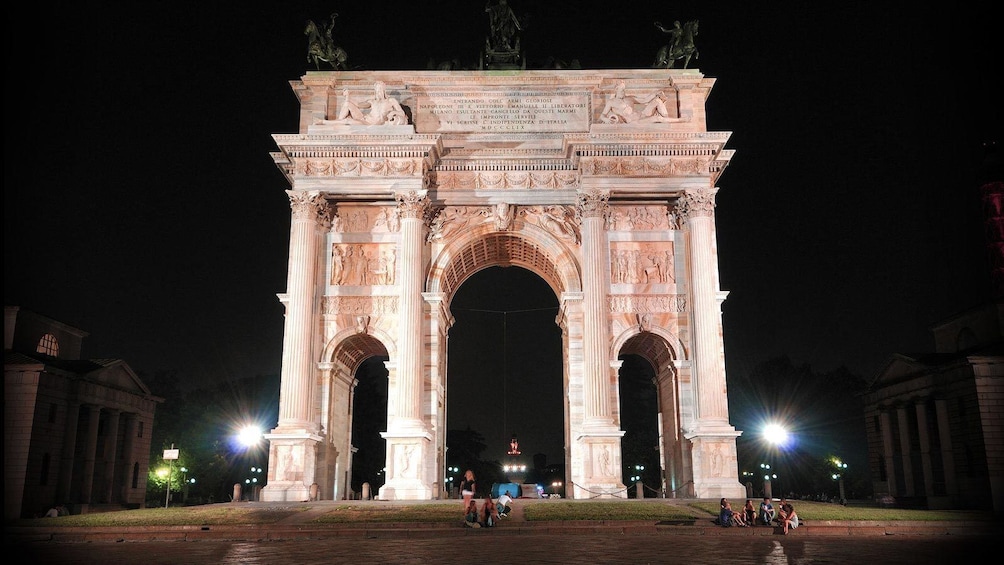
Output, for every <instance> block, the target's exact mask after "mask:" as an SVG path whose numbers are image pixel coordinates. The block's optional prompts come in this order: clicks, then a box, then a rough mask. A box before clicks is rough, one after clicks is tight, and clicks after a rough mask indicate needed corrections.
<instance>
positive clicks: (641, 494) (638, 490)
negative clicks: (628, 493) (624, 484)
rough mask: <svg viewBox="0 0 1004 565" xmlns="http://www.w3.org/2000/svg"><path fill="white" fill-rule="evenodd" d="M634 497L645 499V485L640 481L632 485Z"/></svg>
mask: <svg viewBox="0 0 1004 565" xmlns="http://www.w3.org/2000/svg"><path fill="white" fill-rule="evenodd" d="M634 488H635V496H636V497H637V498H639V499H641V498H645V485H643V484H642V482H641V481H638V482H637V483H635V484H634Z"/></svg>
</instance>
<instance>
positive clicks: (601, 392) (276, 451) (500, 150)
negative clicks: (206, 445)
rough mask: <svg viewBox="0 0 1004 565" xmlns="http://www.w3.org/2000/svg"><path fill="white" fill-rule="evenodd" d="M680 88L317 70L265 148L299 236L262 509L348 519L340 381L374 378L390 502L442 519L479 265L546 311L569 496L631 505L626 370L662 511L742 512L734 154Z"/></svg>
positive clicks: (637, 73)
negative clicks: (323, 508) (455, 324)
mask: <svg viewBox="0 0 1004 565" xmlns="http://www.w3.org/2000/svg"><path fill="white" fill-rule="evenodd" d="M714 82H715V81H714V79H713V78H709V77H705V76H704V75H703V74H701V73H700V72H699V71H698V70H696V69H637V70H529V71H527V70H512V71H501V72H500V71H490V70H475V71H438V70H437V71H432V70H429V71H334V70H333V71H316V72H314V71H312V72H308V73H307V74H306V75H305V76H303V77H302V78H301V79H300V80H296V81H292V82H291V84H292V88H293V91H294V93H295V94H296V96H297V98H298V100H299V103H300V119H299V131H297V132H296V133H291V134H276V135H274V136H273V137H274V139H275V143H276V145H277V146H278V148H279V150H278V151H276V152H274V153H273V154H272V155H273V159H274V161H275V163H276V165H277V166H278V167H279V169H280V170H281V171H282V173H283V174H284V175H285V177H286V179H287V180H288V182H289V188H288V190H287V193H288V195H289V202H290V215H291V228H290V242H289V271H288V281H287V288H286V292H285V293H284V294H281V295H280V300H281V302H282V303H283V304H284V306H285V312H286V315H285V334H284V342H283V357H282V376H281V379H282V381H281V393H280V406H279V421H278V425H277V427H276V428H275V429H273V430H271V431H270V433H269V434H267V436H266V437H267V438H268V440H269V442H270V456H269V467H268V484H267V486H266V487H265V488H264V490H263V492H262V499H263V500H268V501H295V500H308V499H310V498H312V497H315V496H316V497H318V498H320V499H340V498H346V497H347V495H348V492H349V488H348V484H349V480H350V477H351V473H350V471H351V465H352V452H353V445H352V437H351V430H352V422H351V417H352V416H351V414H352V405H353V389H354V386H355V374H356V370H357V368H358V367H359V366H360V364H361V363H363V362H364V361H365V360H367V359H369V358H371V357H374V356H377V357H381V358H386V359H387V361H386V363H385V364H386V367H387V369H388V371H389V389H388V407H387V412H388V417H387V422H386V431H384V432H382V434H381V435H382V436H383V438H384V440H385V441H386V449H387V458H386V472H387V474H386V483H385V484H384V485H383V486H382V487H381V488H380V489H379V494H378V496H379V497H380V498H381V499H386V500H423V499H434V498H439V497H440V496H441V495H442V492H443V477H444V475H445V472H446V470H445V466H446V449H447V446H446V435H447V434H446V432H447V430H446V406H447V397H448V396H449V395H450V390H449V388H448V386H447V383H448V378H447V377H448V375H447V374H446V367H447V353H448V337H449V336H448V332H449V329H450V326H451V323H452V320H453V317H452V315H451V312H450V301H451V299H452V297H453V296H454V294H455V293H456V292H457V289H458V288H459V287H460V285H462V284H463V283H464V281H465V280H466V279H467V278H468V277H470V276H472V275H473V274H475V273H476V272H478V271H479V270H482V269H485V268H488V267H492V266H519V267H523V268H526V269H528V270H530V271H532V272H534V273H536V274H537V275H539V276H540V277H541V278H542V279H543V280H544V281H546V282H547V284H548V285H549V286H550V288H551V289H552V290H553V291H554V295H555V296H556V298H557V300H558V303H559V311H558V315H557V316H556V319H555V321H554V323H555V324H557V325H558V326H559V327H560V328H561V332H562V355H563V389H564V393H565V394H564V402H565V406H564V422H565V424H564V443H565V461H564V463H565V468H566V485H567V486H568V487H570V488H566V495H567V496H569V497H571V498H596V497H618V496H625V492H626V488H625V485H624V484H623V479H622V475H621V437H622V435H623V431H622V429H621V425H620V420H621V412H622V411H627V410H631V406H622V405H621V402H620V399H619V393H618V370H619V366H620V363H621V361H620V359H621V358H622V357H623V356H625V355H629V354H633V355H638V356H641V357H642V358H644V359H646V360H647V361H648V363H649V364H651V368H652V370H653V374H654V375H655V381H656V383H657V385H658V399H659V411H660V414H659V425H660V437H661V440H660V446H659V447H660V453H661V461H662V465H663V467H664V469H663V470H664V475H665V478H666V491H667V492H668V493H670V496H678V497H699V498H709V497H710V498H718V497H721V496H729V497H741V496H745V494H744V493H745V490H744V489H743V487H742V486H741V485H740V483H739V482H738V474H737V462H736V438H737V437H738V436H739V434H740V433H741V432H738V431H737V430H736V429H735V428H734V427H733V426H732V425H731V424H730V422H729V417H728V416H729V412H728V399H727V391H726V377H725V359H724V346H723V339H722V320H721V304H722V302H723V301H724V300H725V297H726V293H725V292H724V291H722V290H721V289H720V287H719V276H718V259H717V252H716V239H717V236H716V228H715V194H716V192H717V191H718V188H717V186H716V183H717V181H718V179H719V176H720V175H721V174H722V172H723V170H724V169H725V168H726V166H727V165H728V163H729V160H730V159H731V157H732V153H733V152H732V151H731V150H729V149H725V145H726V142H727V140H728V138H729V133H728V132H710V131H707V127H706V124H707V121H706V108H705V105H706V101H707V99H708V96H709V94H710V92H711V89H712V86H713V84H714Z"/></svg>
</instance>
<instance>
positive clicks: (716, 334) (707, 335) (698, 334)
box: [680, 188, 729, 426]
mask: <svg viewBox="0 0 1004 565" xmlns="http://www.w3.org/2000/svg"><path fill="white" fill-rule="evenodd" d="M716 192H718V189H716V188H701V189H697V190H688V191H687V192H686V193H685V194H684V195H683V196H682V197H681V198H680V209H681V212H682V215H683V216H684V217H685V218H686V221H687V223H688V227H689V228H690V247H689V249H688V251H689V254H690V255H689V258H690V265H691V276H690V280H691V300H692V304H693V312H694V364H695V366H696V369H697V371H696V375H695V379H694V389H695V394H696V397H697V399H696V400H697V407H696V416H697V422H698V426H702V425H707V424H709V423H710V424H712V425H713V426H714V425H717V424H719V423H720V424H724V425H728V421H729V406H728V392H727V390H726V386H725V360H724V359H723V358H722V351H724V344H723V340H722V325H721V321H722V318H721V309H720V308H719V305H718V300H717V298H716V296H715V294H716V291H717V286H718V285H717V281H716V278H717V277H716V274H717V273H718V268H717V265H716V264H715V256H714V254H713V250H714V247H715V245H714V237H715V236H714V233H715V228H714V212H715V193H716Z"/></svg>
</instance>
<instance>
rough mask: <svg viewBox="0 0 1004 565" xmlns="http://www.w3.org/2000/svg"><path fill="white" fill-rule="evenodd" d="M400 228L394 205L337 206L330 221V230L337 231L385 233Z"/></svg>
mask: <svg viewBox="0 0 1004 565" xmlns="http://www.w3.org/2000/svg"><path fill="white" fill-rule="evenodd" d="M400 228H401V220H400V217H399V216H398V212H397V208H396V207H394V206H370V207H363V206H338V207H337V208H336V209H335V215H334V219H333V221H332V222H331V231H333V232H338V233H373V232H380V233H387V232H397V231H398V230H399V229H400Z"/></svg>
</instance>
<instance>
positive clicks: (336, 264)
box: [331, 245, 345, 284]
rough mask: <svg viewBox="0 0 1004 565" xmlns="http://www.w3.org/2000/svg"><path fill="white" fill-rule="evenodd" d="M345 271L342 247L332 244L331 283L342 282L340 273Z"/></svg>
mask: <svg viewBox="0 0 1004 565" xmlns="http://www.w3.org/2000/svg"><path fill="white" fill-rule="evenodd" d="M344 273H345V257H344V256H343V254H342V248H341V247H339V246H338V245H333V246H332V249H331V284H342V275H343V274H344Z"/></svg>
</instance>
